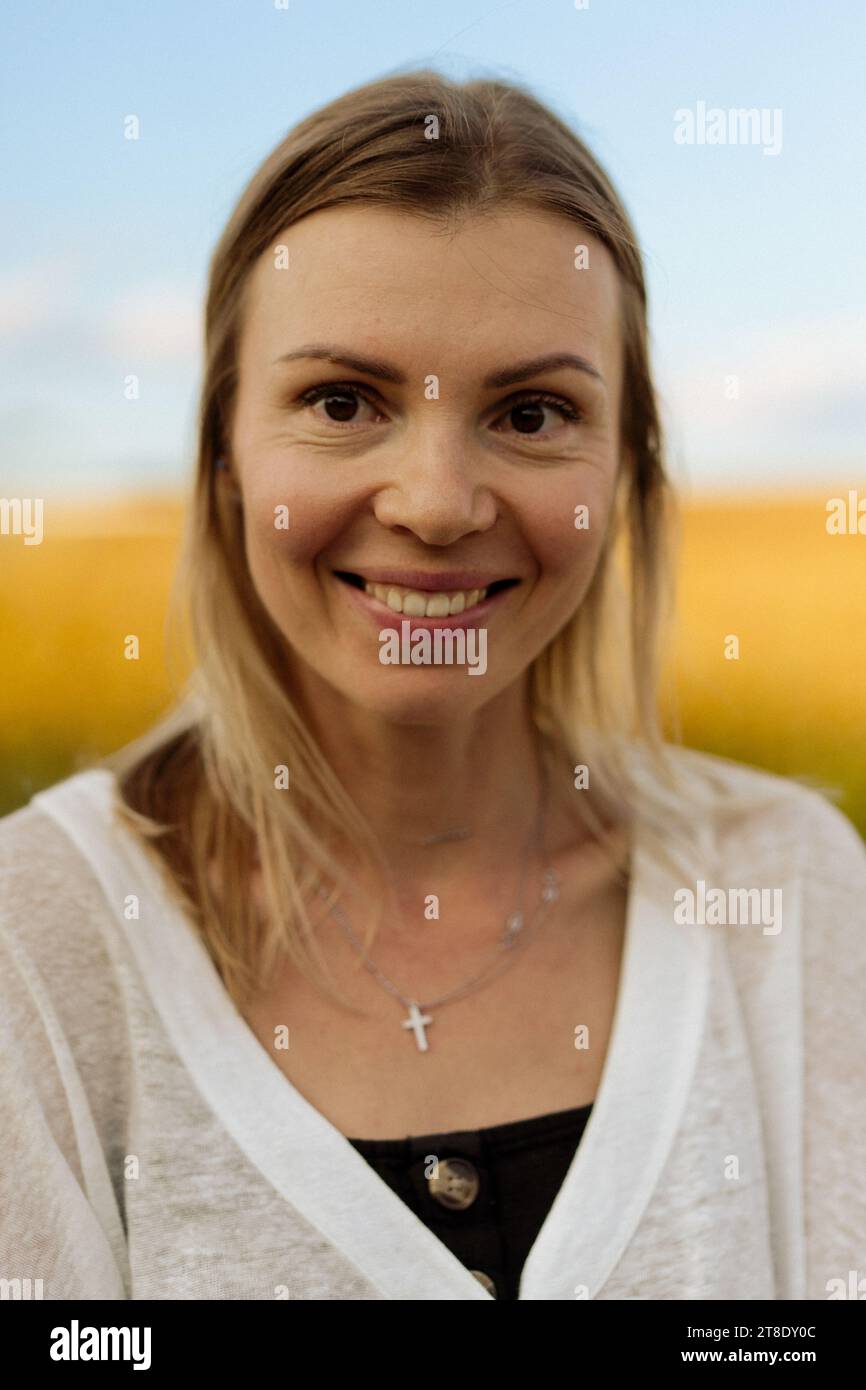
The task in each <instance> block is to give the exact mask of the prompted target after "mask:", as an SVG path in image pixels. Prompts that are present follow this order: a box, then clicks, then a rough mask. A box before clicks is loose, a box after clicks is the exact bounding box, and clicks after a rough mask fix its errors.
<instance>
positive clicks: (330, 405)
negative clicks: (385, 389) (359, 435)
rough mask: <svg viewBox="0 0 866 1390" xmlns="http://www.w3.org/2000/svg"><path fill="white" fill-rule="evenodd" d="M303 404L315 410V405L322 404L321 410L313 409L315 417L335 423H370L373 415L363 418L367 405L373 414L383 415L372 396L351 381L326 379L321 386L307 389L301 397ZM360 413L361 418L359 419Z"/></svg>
mask: <svg viewBox="0 0 866 1390" xmlns="http://www.w3.org/2000/svg"><path fill="white" fill-rule="evenodd" d="M299 400H300V402H301V404H302V405H304V406H306V407H308V408H309V409H310V410H313V407H314V406H316V405H319V404H321V406H322V410H321V411H315V410H314V411H313V415H314V418H315V419H317V420H322V421H324V422H326V423H328V424H333V425H355V424H364V423H369V419H370V418H372V417H371V416H368V417H367V420H366V421H365V419H364V418H363V409H360V412H359V408H362V407H364V406H366V408H367V410H368V411H372V412H373V415H379V416H381V411H379V410H378V408H377V407H376V405H375V403H374V402H373V401H372V400H371V398H370V396H369V395H367V393H366V392H365V391H364V390H363V389H362V388H361V387H360V386H356V385H355V384H353V383H350V382H342V381H326V382H322V384H321V385H320V386H313V387H311V389H310V390H309V391H305V392H304V394H303V395H302V396H300V397H299ZM359 413H360V414H361V418H360V419H359V418H358V416H359Z"/></svg>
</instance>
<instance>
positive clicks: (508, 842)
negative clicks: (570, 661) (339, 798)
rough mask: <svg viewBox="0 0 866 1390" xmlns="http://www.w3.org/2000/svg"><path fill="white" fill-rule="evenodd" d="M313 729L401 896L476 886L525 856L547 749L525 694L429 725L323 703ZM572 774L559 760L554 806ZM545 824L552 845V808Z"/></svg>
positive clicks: (511, 695) (508, 694) (551, 783)
mask: <svg viewBox="0 0 866 1390" xmlns="http://www.w3.org/2000/svg"><path fill="white" fill-rule="evenodd" d="M313 722H314V728H315V732H316V736H317V738H318V741H319V743H320V745H321V746H322V748H323V751H324V753H325V755H326V757H327V758H328V760H329V762H330V764H331V766H332V767H333V769H334V771H335V773H336V775H337V776H338V778H339V779H340V781H341V782H342V784H343V785H344V786H345V787H346V788H347V790H348V792H349V794H350V795H351V797H352V798H353V800H354V801H355V803H356V805H357V806H358V808H359V810H360V812H361V814H362V815H363V817H364V819H365V821H366V823H367V824H368V825H369V826H370V827H371V829H372V830H373V832H374V833H375V835H376V837H377V839H378V842H379V844H380V845H381V846H382V848H383V850H384V852H385V855H386V857H387V859H388V861H389V863H390V864H391V866H392V871H393V875H394V881H395V884H397V885H398V888H399V886H400V885H402V886H404V887H405V890H406V891H407V892H410V893H412V894H415V893H416V892H417V891H418V889H419V888H420V887H424V886H425V885H426V891H428V892H430V891H436V885H444V884H446V883H447V884H457V883H459V882H460V881H461V880H463V879H464V878H466V879H469V880H471V881H473V882H475V883H477V884H479V885H480V884H482V883H483V882H484V881H485V880H489V879H492V880H494V881H495V880H496V879H497V878H501V875H502V871H503V865H508V866H509V868H510V867H511V866H512V865H515V864H516V863H517V862H518V860H519V859H520V858H521V857H522V855H523V853H524V851H525V848H526V844H527V838H528V836H530V835H531V834H532V832H533V829H534V826H535V823H536V818H537V814H538V808H539V798H540V795H541V782H542V776H541V762H540V759H541V756H542V752H543V750H542V747H541V742H540V738H539V735H538V733H537V730H536V729H535V726H534V723H533V721H532V718H531V715H530V712H529V709H528V705H527V704H526V702H525V700H524V699H523V698H522V696H521V693H520V692H518V691H516V690H515V691H513V692H508V691H506V692H503V694H502V695H501V696H500V697H497V699H496V700H494V701H492V702H490V704H488V705H487V706H485V707H484V708H483V709H482V710H480V711H478V712H476V713H474V714H473V715H471V716H469V717H467V718H466V719H464V720H450V721H447V722H442V723H438V724H426V725H402V724H395V723H394V722H391V721H385V720H383V719H381V718H380V717H377V716H376V715H375V714H374V713H371V712H369V711H365V710H363V709H359V708H358V707H356V706H348V707H346V706H343V705H342V704H341V707H340V708H339V709H337V708H335V702H333V701H328V700H325V701H317V707H316V711H315V715H314V716H313ZM548 767H549V763H548ZM567 772H568V767H567V763H566V762H565V758H564V757H563V760H562V767H561V769H560V775H559V776H558V777H557V776H556V772H555V770H554V774H553V776H552V777H551V778H550V781H549V784H548V785H549V786H550V796H551V801H553V799H554V796H553V794H554V787H555V784H558V785H559V786H560V787H562V786H563V785H564V778H565V776H566V775H567ZM549 776H550V774H549ZM546 821H549V822H552V823H551V825H550V829H551V831H552V833H553V834H554V836H555V834H556V822H555V819H554V806H553V805H551V806H550V807H549V809H548V814H547V816H546ZM572 823H573V818H572ZM464 831H465V832H467V833H466V834H455V833H454V832H464ZM431 884H433V885H434V887H433V888H431V887H430V885H431Z"/></svg>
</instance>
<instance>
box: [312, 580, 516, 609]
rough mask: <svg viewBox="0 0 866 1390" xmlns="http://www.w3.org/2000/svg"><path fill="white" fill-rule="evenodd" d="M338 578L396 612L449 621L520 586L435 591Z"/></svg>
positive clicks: (504, 582)
mask: <svg viewBox="0 0 866 1390" xmlns="http://www.w3.org/2000/svg"><path fill="white" fill-rule="evenodd" d="M334 574H335V575H336V577H337V579H341V580H342V581H343V583H344V584H349V585H350V586H351V587H352V588H354V589H360V590H361V591H362V592H363V593H366V594H368V595H369V596H370V598H373V599H377V600H378V601H379V603H382V604H384V605H385V607H386V608H388V609H389V610H390V612H392V613H403V614H405V616H406V617H408V618H448V617H455V616H456V615H457V614H459V613H465V612H468V611H469V610H471V609H472V608H475V607H477V606H478V605H479V604H480V603H482V602H483V601H484V600H485V599H487V598H492V597H493V595H494V594H499V593H502V592H503V591H504V590H505V589H510V588H513V586H514V585H515V584H519V583H520V580H519V579H496V580H494V581H493V583H492V584H488V585H487V586H486V587H485V588H483V589H448V590H446V589H441V590H436V591H435V592H432V591H430V590H425V591H422V590H420V589H411V588H408V587H407V586H406V585H403V584H374V583H371V582H370V581H369V580H366V579H364V578H363V576H362V575H360V574H352V573H351V572H350V571H348V570H335V571H334Z"/></svg>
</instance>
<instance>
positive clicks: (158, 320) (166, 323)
mask: <svg viewBox="0 0 866 1390" xmlns="http://www.w3.org/2000/svg"><path fill="white" fill-rule="evenodd" d="M202 316H203V310H202V304H201V300H200V298H199V296H197V295H196V294H194V293H193V292H192V290H190V289H186V288H178V287H176V286H171V285H151V286H149V287H148V286H141V287H139V288H137V289H135V290H132V291H130V292H129V293H127V294H125V295H123V296H122V297H121V298H120V299H118V300H116V301H115V302H114V304H112V305H111V307H110V309H109V310H108V311H107V313H106V316H105V321H104V328H103V340H104V343H105V348H106V352H107V353H108V354H109V355H110V356H111V357H112V358H114V359H116V360H120V361H122V362H123V363H125V364H128V365H129V367H130V368H131V369H133V368H134V366H135V364H136V363H141V362H146V363H150V364H159V363H169V362H181V361H183V362H186V363H189V362H190V361H193V360H195V358H196V357H197V356H198V354H199V352H200V348H201V332H202Z"/></svg>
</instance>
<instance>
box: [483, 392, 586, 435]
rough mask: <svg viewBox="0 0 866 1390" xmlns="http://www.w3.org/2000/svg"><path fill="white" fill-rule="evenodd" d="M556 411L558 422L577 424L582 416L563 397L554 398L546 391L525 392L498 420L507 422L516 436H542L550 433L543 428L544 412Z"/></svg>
mask: <svg viewBox="0 0 866 1390" xmlns="http://www.w3.org/2000/svg"><path fill="white" fill-rule="evenodd" d="M547 411H556V413H557V414H558V415H559V419H560V422H562V421H563V420H565V421H567V422H568V423H569V424H579V423H580V421H581V420H582V419H583V415H582V413H581V412H580V411H579V410H576V409H575V407H574V406H573V405H572V404H571V401H568V400H566V399H565V397H564V396H554V395H552V394H551V393H550V392H547V391H525V392H523V393H521V395H520V396H518V397H517V398H516V399H513V400H512V401H511V404H510V405H509V407H508V409H507V411H506V412H505V414H504V415H503V416H500V419H503V420H507V421H508V423H509V425H510V426H511V428H512V429H513V430H514V431H515V432H516V433H517V434H523V435H535V434H537V435H544V436H545V437H546V436H547V435H548V434H549V433H551V431H550V430H548V429H546V428H545V418H544V417H545V412H547Z"/></svg>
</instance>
